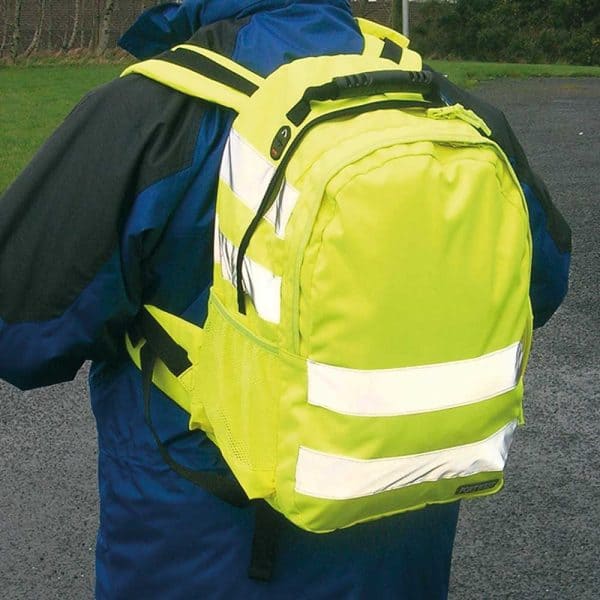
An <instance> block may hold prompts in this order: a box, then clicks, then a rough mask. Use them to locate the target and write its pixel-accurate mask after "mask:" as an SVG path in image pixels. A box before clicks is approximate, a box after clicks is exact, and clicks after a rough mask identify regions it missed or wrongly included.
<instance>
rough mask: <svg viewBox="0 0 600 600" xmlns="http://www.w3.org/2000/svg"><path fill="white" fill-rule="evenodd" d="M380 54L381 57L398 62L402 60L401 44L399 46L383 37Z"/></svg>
mask: <svg viewBox="0 0 600 600" xmlns="http://www.w3.org/2000/svg"><path fill="white" fill-rule="evenodd" d="M380 56H381V58H388V59H390V60H393V61H394V62H395V63H399V62H400V61H401V60H402V46H399V45H398V44H396V42H393V41H392V40H390V39H389V38H385V39H384V40H383V50H382V51H381V54H380Z"/></svg>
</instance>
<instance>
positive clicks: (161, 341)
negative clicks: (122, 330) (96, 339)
mask: <svg viewBox="0 0 600 600" xmlns="http://www.w3.org/2000/svg"><path fill="white" fill-rule="evenodd" d="M133 330H134V332H135V334H134V335H130V337H131V339H132V341H133V343H134V344H136V343H137V342H136V341H135V339H134V338H137V340H138V341H139V339H141V338H145V339H146V342H147V343H148V344H149V345H150V346H151V347H152V350H153V351H154V353H155V355H156V356H157V357H158V358H160V360H162V362H163V363H165V366H166V367H167V369H169V371H171V373H173V375H175V377H178V376H179V375H181V374H182V373H183V372H184V371H186V370H187V369H189V368H190V367H191V366H192V363H191V361H190V359H189V357H188V354H187V352H186V350H185V348H183V347H182V346H180V345H179V344H178V343H177V342H176V341H175V340H174V339H173V338H172V337H171V336H170V335H169V334H168V333H167V332H166V331H165V329H164V328H163V326H162V325H161V324H160V323H159V322H158V321H157V320H156V319H155V318H154V317H153V316H152V315H151V314H150V313H149V312H148V311H147V310H146V309H145V308H143V309H142V310H141V312H140V313H139V315H138V316H137V319H136V323H135V325H134V327H133Z"/></svg>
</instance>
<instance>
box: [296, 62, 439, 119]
mask: <svg viewBox="0 0 600 600" xmlns="http://www.w3.org/2000/svg"><path fill="white" fill-rule="evenodd" d="M386 92H406V93H417V94H422V95H423V97H424V98H426V99H429V98H431V97H436V98H437V97H438V95H439V94H438V89H437V84H436V82H435V79H434V77H433V73H432V72H431V71H400V70H398V69H396V70H393V71H371V72H368V73H355V74H353V75H345V76H343V77H334V78H333V79H332V80H331V81H330V82H329V83H324V84H323V85H316V86H313V87H309V88H307V89H306V91H305V92H304V95H303V96H302V99H301V100H300V101H299V102H298V103H297V104H296V105H295V106H294V107H293V108H292V109H291V110H290V111H289V112H288V113H287V115H286V116H287V118H288V119H289V120H290V121H291V122H292V123H293V124H294V125H296V126H299V125H301V124H302V123H303V122H304V120H305V119H306V118H307V117H308V115H309V114H310V103H311V102H313V101H326V100H339V99H340V98H356V97H358V96H375V95H377V94H384V93H386Z"/></svg>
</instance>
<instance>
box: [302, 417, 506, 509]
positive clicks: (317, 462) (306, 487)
mask: <svg viewBox="0 0 600 600" xmlns="http://www.w3.org/2000/svg"><path fill="white" fill-rule="evenodd" d="M516 427H517V422H516V421H511V422H510V423H508V425H506V426H505V427H503V428H502V429H500V430H499V431H497V432H496V433H494V435H492V436H490V437H489V438H487V439H485V440H482V441H480V442H475V443H473V444H467V445H464V446H455V447H454V448H447V449H445V450H437V451H435V452H426V453H424V454H415V455H412V456H401V457H398V458H395V457H394V458H378V459H372V460H358V459H354V458H347V457H344V456H335V455H333V454H325V453H323V452H317V451H316V450H311V449H309V448H303V447H301V448H300V453H299V456H298V463H297V466H296V491H297V492H300V493H301V494H304V495H306V496H312V497H314V498H329V499H332V500H347V499H350V498H361V497H364V496H371V495H373V494H379V493H381V492H386V491H389V490H396V489H399V488H403V487H408V486H410V485H416V484H418V483H425V482H433V481H439V480H441V479H451V478H455V477H467V476H468V475H475V474H477V473H486V472H498V471H502V470H503V469H504V465H505V463H506V457H507V455H508V449H509V448H510V444H511V442H512V438H513V434H514V431H515V429H516Z"/></svg>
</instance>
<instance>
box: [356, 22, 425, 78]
mask: <svg viewBox="0 0 600 600" xmlns="http://www.w3.org/2000/svg"><path fill="white" fill-rule="evenodd" d="M356 22H357V23H358V26H359V28H360V32H361V33H362V35H363V38H364V40H365V46H364V49H363V54H364V55H367V56H380V57H381V58H387V59H389V60H391V61H393V62H395V63H396V64H397V65H398V66H399V67H400V68H401V69H402V70H403V71H420V70H421V69H422V67H423V61H422V60H421V56H420V55H419V54H417V52H415V51H414V50H410V49H409V47H408V44H409V40H408V38H407V37H405V36H403V35H402V34H401V33H398V32H397V31H394V30H393V29H390V28H389V27H385V26H384V25H380V24H379V23H374V22H373V21H369V20H367V19H362V18H360V17H358V18H357V19H356Z"/></svg>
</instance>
